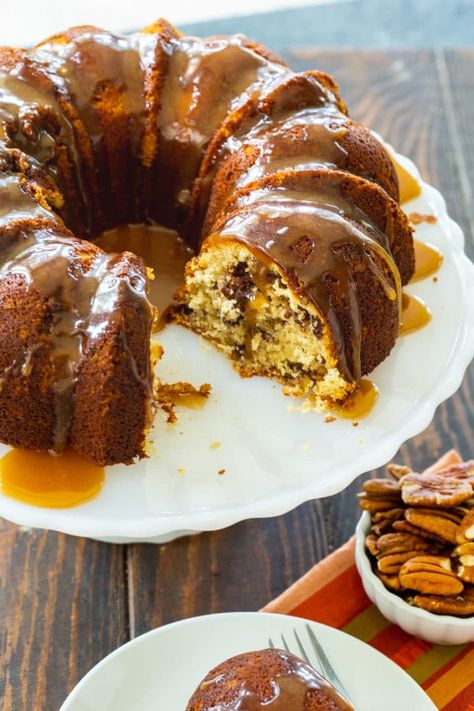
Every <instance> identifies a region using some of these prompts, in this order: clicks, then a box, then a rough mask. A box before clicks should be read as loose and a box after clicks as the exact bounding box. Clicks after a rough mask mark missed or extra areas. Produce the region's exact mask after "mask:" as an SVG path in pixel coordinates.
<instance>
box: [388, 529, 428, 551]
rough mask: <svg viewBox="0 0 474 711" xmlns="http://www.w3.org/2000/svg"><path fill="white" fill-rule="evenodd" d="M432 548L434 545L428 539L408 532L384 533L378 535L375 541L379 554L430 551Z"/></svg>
mask: <svg viewBox="0 0 474 711" xmlns="http://www.w3.org/2000/svg"><path fill="white" fill-rule="evenodd" d="M433 549H434V546H433V544H432V543H431V542H430V541H428V540H426V539H424V538H419V537H418V536H412V535H411V534H410V533H401V532H395V533H386V534H385V535H383V536H380V538H379V539H378V541H377V550H378V553H379V554H380V555H388V554H391V553H404V552H406V551H431V550H433Z"/></svg>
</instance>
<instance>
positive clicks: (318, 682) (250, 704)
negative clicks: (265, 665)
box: [188, 650, 354, 711]
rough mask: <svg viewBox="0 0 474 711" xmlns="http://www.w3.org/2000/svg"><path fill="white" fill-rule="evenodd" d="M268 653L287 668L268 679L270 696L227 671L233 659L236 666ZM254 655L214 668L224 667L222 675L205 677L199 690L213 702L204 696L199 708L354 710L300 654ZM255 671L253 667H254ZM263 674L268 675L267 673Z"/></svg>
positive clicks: (221, 710)
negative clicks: (299, 657) (207, 702)
mask: <svg viewBox="0 0 474 711" xmlns="http://www.w3.org/2000/svg"><path fill="white" fill-rule="evenodd" d="M268 653H270V654H271V656H272V657H273V658H274V657H278V658H279V661H280V663H281V665H282V666H283V667H284V671H282V672H281V673H280V674H277V675H275V676H272V677H271V678H270V679H268V680H267V679H266V680H265V681H266V682H268V683H267V684H266V686H269V687H270V689H271V691H270V695H269V694H268V693H265V694H264V693H257V692H256V691H255V690H254V688H252V687H253V684H252V682H247V681H246V680H245V679H244V680H240V679H238V684H235V681H236V680H235V679H232V678H231V673H229V672H226V671H224V669H225V667H226V666H228V668H229V671H230V672H231V670H232V668H233V662H234V663H235V664H236V665H237V664H238V665H241V664H242V661H241V660H242V659H243V657H247V658H249V657H252V656H253V654H254V655H265V654H268ZM253 654H252V653H249V654H246V655H241V656H240V657H236V658H234V659H230V660H228V662H227V663H226V662H224V664H222V665H220V667H218V668H217V670H215V671H219V669H222V672H221V673H220V674H219V673H217V674H216V676H214V678H206V680H205V681H204V682H203V683H202V684H201V687H200V690H201V691H202V692H204V697H205V695H209V701H210V703H209V705H208V706H206V700H205V698H204V699H202V698H201V705H200V706H199V708H203V709H207V708H209V711H210V710H211V708H212V711H266V710H267V709H268V711H270V709H271V711H306V709H312V708H315V709H316V708H321V709H324V708H326V707H327V708H328V709H332V710H333V711H336V709H338V711H354V709H353V707H352V706H351V705H350V704H349V703H348V702H347V701H346V700H345V699H344V698H343V697H342V696H341V695H340V694H339V693H338V692H337V691H336V689H335V688H334V687H333V686H332V685H331V684H329V682H328V681H326V679H324V678H323V677H322V676H321V675H320V674H318V673H317V672H316V671H315V670H314V669H313V668H312V667H310V666H309V664H306V663H305V662H303V661H302V660H301V659H298V657H296V656H294V655H292V654H289V653H288V652H284V651H283V650H263V651H262V652H256V653H253ZM273 663H274V662H273ZM252 671H254V670H253V669H252ZM263 673H264V674H265V672H263ZM226 682H231V683H232V685H230V683H229V686H227V683H226ZM214 687H215V690H214ZM220 687H221V688H222V689H223V690H225V689H226V688H228V690H229V692H230V693H228V694H225V691H224V693H222V692H221V691H220ZM198 693H199V691H198ZM222 696H225V697H226V698H225V700H223V701H222V702H220V701H219V700H218V699H219V698H220V697H222ZM201 697H202V694H201ZM227 697H228V698H227ZM313 699H314V700H313ZM312 700H313V702H312ZM211 704H212V706H211ZM313 704H314V705H313ZM196 708H197V707H196ZM189 709H191V711H193V709H194V707H193V706H192V700H191V705H190V706H188V710H189Z"/></svg>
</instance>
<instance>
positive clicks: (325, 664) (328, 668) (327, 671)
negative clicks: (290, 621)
mask: <svg viewBox="0 0 474 711" xmlns="http://www.w3.org/2000/svg"><path fill="white" fill-rule="evenodd" d="M306 632H307V633H308V638H309V642H310V644H311V648H312V650H313V652H314V654H315V656H316V659H317V662H318V666H319V671H320V672H321V674H322V675H323V676H324V677H325V678H326V679H327V681H329V683H330V684H332V685H333V686H334V687H335V688H336V689H337V690H338V691H339V693H340V694H342V695H343V696H344V697H345V698H346V699H347V701H350V699H349V696H348V694H347V691H346V689H345V687H344V684H343V683H342V681H341V680H340V679H339V677H338V675H337V674H336V671H335V669H334V667H333V666H332V664H331V662H330V661H329V659H328V656H327V654H326V652H325V651H324V649H323V648H322V646H321V643H320V642H319V641H318V638H317V637H316V635H315V634H314V631H313V629H312V628H311V626H310V625H308V624H306ZM293 634H294V635H295V640H296V644H297V646H298V652H299V655H300V657H301V658H302V659H304V661H305V662H306V663H307V664H309V665H310V666H312V667H314V662H312V661H311V660H310V658H309V656H308V654H307V652H306V649H305V647H304V645H303V642H302V641H301V639H300V636H299V634H298V632H297V631H296V628H294V629H293ZM281 641H282V645H283V649H285V650H286V651H287V652H290V653H291V650H290V648H289V646H288V643H287V641H286V639H285V635H283V634H282V635H281ZM268 645H269V646H270V647H271V648H272V649H275V647H276V646H278V645H275V644H274V642H273V640H272V639H269V640H268Z"/></svg>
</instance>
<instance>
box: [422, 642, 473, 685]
mask: <svg viewBox="0 0 474 711" xmlns="http://www.w3.org/2000/svg"><path fill="white" fill-rule="evenodd" d="M472 649H474V647H473V646H472V644H466V645H461V646H459V647H458V650H459V651H458V653H457V654H456V655H455V656H453V657H451V659H450V660H449V661H447V662H446V663H445V664H443V665H442V666H440V667H439V668H437V669H433V673H432V674H430V676H427V677H426V678H425V680H424V682H423V683H422V686H423V688H424V689H427V688H428V687H429V686H433V685H434V684H435V682H437V681H438V679H441V677H443V676H444V675H446V674H447V673H448V672H449V671H450V670H451V669H453V667H455V666H456V665H457V664H459V662H460V661H461V660H462V659H464V657H465V656H466V655H467V654H469V652H471V651H472ZM473 681H474V679H473Z"/></svg>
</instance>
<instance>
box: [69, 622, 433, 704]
mask: <svg viewBox="0 0 474 711" xmlns="http://www.w3.org/2000/svg"><path fill="white" fill-rule="evenodd" d="M308 624H309V625H310V626H311V628H312V630H313V631H314V633H315V635H316V637H317V639H318V641H319V643H320V644H321V646H322V648H323V650H324V651H325V653H326V655H327V657H328V659H329V661H330V663H331V665H332V667H333V669H334V670H335V672H336V674H337V676H338V677H339V679H340V681H341V682H342V684H343V685H344V688H345V689H346V691H347V695H348V697H349V700H350V701H351V703H352V704H353V705H354V706H355V708H356V709H358V710H359V711H379V710H380V709H384V711H400V709H403V708H406V709H411V711H433V710H434V709H435V706H434V705H433V703H432V702H431V701H430V699H429V698H428V696H427V695H426V694H425V692H424V691H423V690H422V689H421V687H420V686H418V684H416V683H415V681H413V679H412V678H411V677H409V676H408V674H407V673H406V672H404V671H403V670H402V669H401V668H400V667H398V666H397V665H396V664H394V662H392V661H391V660H390V659H388V657H385V656H384V655H383V654H381V653H380V652H378V651H376V650H375V649H373V648H372V647H370V646H369V645H368V644H365V643H364V642H361V641H360V640H358V639H356V638H355V637H351V636H350V635H348V634H346V633H344V632H341V631H339V630H336V629H333V628H332V627H328V626H327V625H321V624H318V623H316V622H310V623H308V621H307V620H302V619H300V618H299V617H289V616H288V615H272V614H267V613H264V612H228V613H221V614H217V615H206V616H204V617H193V618H191V619H188V620H182V621H181V622H174V623H173V624H170V625H166V626H165V627H160V628H158V629H155V630H152V631H151V632H148V633H147V634H144V635H142V636H141V637H137V639H134V640H133V641H132V642H128V644H125V645H124V646H123V647H120V648H119V649H117V650H116V651H115V652H112V654H109V656H108V657H106V658H105V659H104V660H102V661H101V662H99V664H98V665H97V666H96V667H94V668H93V669H92V671H90V672H89V673H88V674H87V675H86V676H85V677H84V678H83V679H82V681H80V682H79V684H78V685H77V686H76V688H75V689H74V691H73V692H72V693H71V694H70V696H69V697H68V699H67V700H66V701H65V703H64V704H63V706H62V707H61V709H60V711H131V709H137V710H138V709H140V711H162V709H172V710H173V711H185V709H186V705H187V702H188V701H189V698H190V697H191V695H192V693H193V691H194V689H195V688H196V687H197V685H198V684H199V682H200V681H201V680H202V679H203V678H204V677H205V676H206V675H207V673H208V672H209V671H210V670H211V669H212V668H213V667H214V666H216V665H217V664H219V663H220V662H223V661H224V660H225V659H228V658H229V657H232V656H234V655H236V654H241V653H243V652H250V651H253V650H257V649H264V648H266V647H268V640H269V638H271V639H272V640H273V641H274V642H275V646H278V641H280V644H281V634H284V636H285V639H286V640H287V642H288V646H289V647H290V650H291V651H292V652H293V653H294V654H297V655H299V654H300V653H299V652H298V646H297V644H296V641H295V637H294V631H295V630H296V632H297V634H298V636H299V637H300V639H301V640H302V641H303V644H304V646H305V648H307V649H306V651H307V653H308V656H309V659H310V661H311V663H312V666H314V668H315V669H316V670H317V671H321V669H320V668H319V665H318V662H317V660H316V657H315V656H314V654H313V653H312V652H311V650H310V647H309V644H307V643H306V640H307V639H308V635H307V629H306V625H308Z"/></svg>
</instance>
